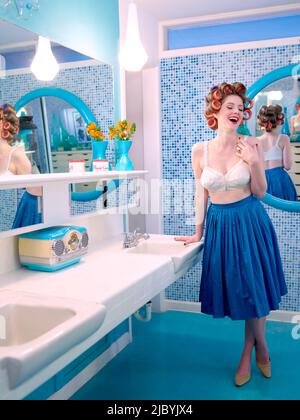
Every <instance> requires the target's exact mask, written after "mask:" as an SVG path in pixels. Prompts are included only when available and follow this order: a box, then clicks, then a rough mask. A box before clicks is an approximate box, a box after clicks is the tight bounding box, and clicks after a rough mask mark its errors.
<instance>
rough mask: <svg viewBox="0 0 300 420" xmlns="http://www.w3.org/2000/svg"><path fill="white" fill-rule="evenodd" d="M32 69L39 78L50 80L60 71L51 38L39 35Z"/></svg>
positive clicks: (44, 80) (45, 80)
mask: <svg viewBox="0 0 300 420" xmlns="http://www.w3.org/2000/svg"><path fill="white" fill-rule="evenodd" d="M30 68H31V71H32V73H33V74H34V75H35V77H36V78H37V79H38V80H41V81H43V82H50V81H51V80H53V79H54V78H55V76H56V75H57V73H58V72H59V65H58V63H57V61H56V59H55V57H54V55H53V52H52V49H51V43H50V41H49V39H47V38H44V37H42V36H40V37H39V40H38V45H37V50H36V54H35V57H34V59H33V61H32V64H31V67H30Z"/></svg>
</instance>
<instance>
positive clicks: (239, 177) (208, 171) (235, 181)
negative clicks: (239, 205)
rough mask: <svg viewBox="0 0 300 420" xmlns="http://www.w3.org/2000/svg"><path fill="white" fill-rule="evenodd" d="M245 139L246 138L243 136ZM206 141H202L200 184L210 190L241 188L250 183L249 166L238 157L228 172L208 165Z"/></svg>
mask: <svg viewBox="0 0 300 420" xmlns="http://www.w3.org/2000/svg"><path fill="white" fill-rule="evenodd" d="M245 140H246V138H245ZM208 143H209V142H208V141H206V142H204V164H205V166H204V168H203V172H202V176H201V184H202V186H203V187H204V188H205V189H207V190H208V191H211V192H217V191H230V190H235V189H243V188H244V187H246V186H247V185H248V184H249V183H250V179H251V174H250V170H249V166H248V165H247V164H246V162H244V161H243V160H242V159H240V160H239V161H238V162H237V163H236V164H235V165H234V166H233V167H232V168H231V169H230V170H229V171H228V172H227V174H226V175H223V174H222V173H221V172H219V171H217V170H215V169H213V168H211V167H210V166H208Z"/></svg>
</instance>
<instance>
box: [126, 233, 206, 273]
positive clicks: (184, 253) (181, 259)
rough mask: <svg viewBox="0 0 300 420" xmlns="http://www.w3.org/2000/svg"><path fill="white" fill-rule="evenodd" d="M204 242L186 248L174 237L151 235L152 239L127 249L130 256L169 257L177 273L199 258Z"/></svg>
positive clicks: (143, 240) (142, 240)
mask: <svg viewBox="0 0 300 420" xmlns="http://www.w3.org/2000/svg"><path fill="white" fill-rule="evenodd" d="M202 247H203V242H197V243H193V244H190V245H187V246H185V245H184V243H183V242H177V241H175V240H174V236H167V235H150V239H147V240H145V239H141V240H140V242H139V244H138V245H137V246H136V247H133V248H129V249H126V250H125V252H128V253H130V254H149V255H166V256H169V257H170V258H171V259H172V261H173V264H174V271H175V273H177V272H178V271H180V270H181V269H182V268H183V267H184V265H185V264H186V263H187V262H188V261H190V260H192V259H196V257H199V259H200V251H201V249H202Z"/></svg>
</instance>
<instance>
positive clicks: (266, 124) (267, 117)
mask: <svg viewBox="0 0 300 420" xmlns="http://www.w3.org/2000/svg"><path fill="white" fill-rule="evenodd" d="M257 119H258V125H259V126H260V127H262V128H265V130H266V132H267V133H271V131H272V130H274V129H275V128H276V127H278V125H282V124H284V113H283V112H282V107H281V106H280V105H270V106H266V105H264V106H262V107H261V108H260V110H259V112H258V115H257Z"/></svg>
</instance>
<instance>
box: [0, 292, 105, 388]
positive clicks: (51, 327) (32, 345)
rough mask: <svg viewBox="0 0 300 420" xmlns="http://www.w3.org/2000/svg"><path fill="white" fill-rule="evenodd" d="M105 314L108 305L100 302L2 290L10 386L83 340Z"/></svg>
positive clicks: (1, 344) (1, 341)
mask: <svg viewBox="0 0 300 420" xmlns="http://www.w3.org/2000/svg"><path fill="white" fill-rule="evenodd" d="M105 315H106V308H105V306H104V305H102V304H100V303H96V302H83V301H78V300H72V299H65V298H57V297H51V296H43V295H34V294H28V293H25V292H19V291H12V290H0V371H1V370H5V371H6V372H7V379H8V387H9V388H10V389H14V388H16V387H17V386H19V385H20V384H22V383H23V382H24V381H26V380H28V379H29V378H30V377H32V376H33V375H34V374H36V373H37V372H38V371H40V370H41V369H43V368H46V367H47V366H48V365H49V364H50V363H51V362H53V361H55V360H56V359H58V358H59V357H61V356H63V355H64V354H65V353H66V352H67V351H69V350H71V349H72V348H73V347H74V346H76V345H78V344H80V343H81V342H83V341H84V340H85V339H87V338H88V337H89V336H91V335H92V334H93V333H95V332H96V331H97V330H98V329H99V328H100V327H101V325H102V323H103V321H104V319H105ZM0 388H1V381H0ZM0 395H1V389H0Z"/></svg>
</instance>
